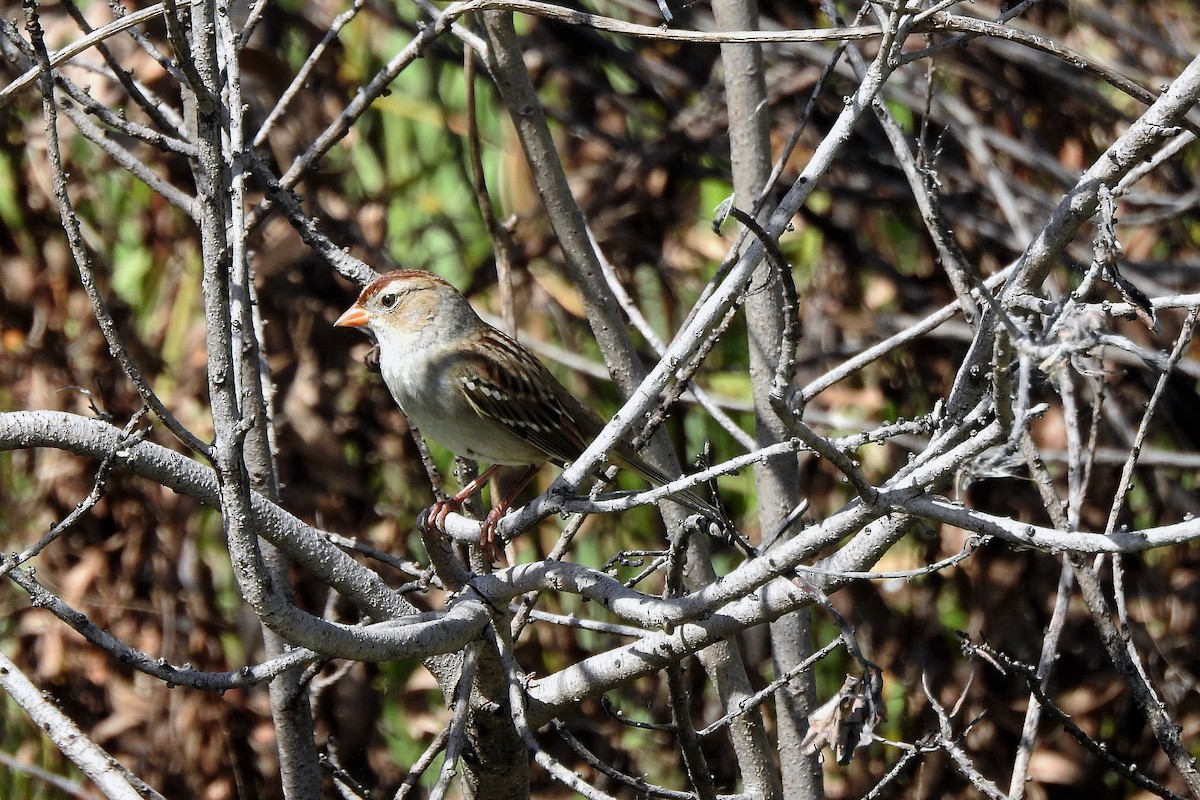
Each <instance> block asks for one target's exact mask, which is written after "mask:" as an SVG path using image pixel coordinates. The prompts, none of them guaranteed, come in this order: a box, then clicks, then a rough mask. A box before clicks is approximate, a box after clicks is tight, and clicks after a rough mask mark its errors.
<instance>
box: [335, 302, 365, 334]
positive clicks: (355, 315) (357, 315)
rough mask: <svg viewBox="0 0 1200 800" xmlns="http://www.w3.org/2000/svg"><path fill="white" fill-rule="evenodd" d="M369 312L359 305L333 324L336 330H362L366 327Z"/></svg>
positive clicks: (355, 305)
mask: <svg viewBox="0 0 1200 800" xmlns="http://www.w3.org/2000/svg"><path fill="white" fill-rule="evenodd" d="M367 322H368V320H367V312H366V311H364V310H363V307H362V306H360V305H359V304H358V303H355V304H354V305H352V306H350V307H349V308H347V309H346V313H344V314H342V315H341V316H340V317H338V318H337V322H335V323H333V325H334V327H335V328H361V327H362V326H364V325H366V324H367Z"/></svg>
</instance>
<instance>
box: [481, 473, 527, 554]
mask: <svg viewBox="0 0 1200 800" xmlns="http://www.w3.org/2000/svg"><path fill="white" fill-rule="evenodd" d="M539 470H541V466H540V465H538V464H534V465H532V466H530V467H529V469H527V470H525V474H524V475H522V476H521V477H520V479H518V480H517V482H516V484H515V485H514V486H513V488H512V489H511V490H510V491H509V493H508V494H506V495H504V498H503V499H502V500H501V501H500V502H499V503H497V504H496V505H495V506H494V507H493V508H492V510H491V511H489V512H488V515H487V517H485V518H484V520H483V525H482V527H480V529H479V544H480V545H481V546H482V547H483V552H485V553H487V554H488V557H489V558H491V559H493V560H495V557H496V556H497V555H498V553H497V550H496V526H497V525H499V524H500V520H501V519H502V518H503V517H504V513H505V512H506V511H508V509H509V506H511V505H512V504H513V501H514V500H516V499H517V495H519V494H520V493H521V491H522V490H523V489H524V488H525V487H526V486H528V485H529V483H530V481H532V480H533V477H534V476H535V475H537V474H538V471H539ZM485 474H486V473H485ZM479 477H480V478H482V477H483V476H482V475H480V476H479Z"/></svg>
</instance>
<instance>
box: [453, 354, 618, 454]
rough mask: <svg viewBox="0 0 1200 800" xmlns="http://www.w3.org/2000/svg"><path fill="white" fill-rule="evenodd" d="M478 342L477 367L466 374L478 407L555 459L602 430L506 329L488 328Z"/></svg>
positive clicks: (470, 394) (574, 450) (579, 447)
mask: <svg viewBox="0 0 1200 800" xmlns="http://www.w3.org/2000/svg"><path fill="white" fill-rule="evenodd" d="M478 343H479V352H478V354H477V355H476V359H477V361H476V368H475V369H472V370H467V371H466V372H467V374H465V375H463V376H462V377H461V378H460V380H461V381H462V387H463V393H464V394H465V395H466V397H467V401H468V402H469V403H470V404H471V407H472V408H474V409H475V412H476V413H477V414H479V416H481V417H485V418H488V419H493V420H496V421H497V422H500V423H501V424H503V425H504V426H505V427H506V428H507V429H508V430H510V431H511V432H512V433H513V434H515V435H516V436H518V437H519V438H521V439H524V440H525V441H527V442H529V443H530V444H532V445H534V446H535V447H538V448H540V449H542V450H544V451H545V452H546V454H547V455H548V456H550V458H551V459H552V460H554V461H557V462H559V463H562V462H567V461H574V460H575V459H576V458H578V457H579V454H580V453H582V452H583V451H584V449H585V448H586V447H587V445H588V440H587V439H585V438H584V437H585V436H588V437H589V438H590V436H591V435H594V434H595V433H596V432H598V431H599V430H600V428H599V421H598V420H593V419H592V418H591V417H592V415H591V412H589V411H587V410H586V409H584V408H582V407H581V406H579V404H578V403H571V402H570V399H569V395H566V390H565V389H561V388H560V385H559V384H558V380H557V379H556V378H555V377H554V376H553V375H551V374H550V371H549V370H547V369H546V368H545V367H544V366H543V365H542V363H541V362H540V361H538V360H537V359H536V358H535V357H533V356H532V355H531V354H530V353H529V352H528V351H527V350H526V349H525V348H524V347H522V346H521V345H520V344H518V343H517V342H515V341H513V340H512V339H510V338H509V337H507V336H505V335H504V334H503V333H501V332H500V331H497V330H489V331H487V332H486V333H485V334H484V335H483V336H482V337H480V339H479V342H478ZM500 364H503V365H505V367H506V368H505V369H501V368H500V367H499V365H500ZM556 390H558V391H556Z"/></svg>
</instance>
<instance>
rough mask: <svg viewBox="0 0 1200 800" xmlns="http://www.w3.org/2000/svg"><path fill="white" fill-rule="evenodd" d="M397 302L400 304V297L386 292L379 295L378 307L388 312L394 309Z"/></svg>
mask: <svg viewBox="0 0 1200 800" xmlns="http://www.w3.org/2000/svg"><path fill="white" fill-rule="evenodd" d="M398 302H400V295H398V294H396V293H395V292H388V293H387V294H381V295H380V296H379V305H381V306H383V307H384V309H385V310H388V311H390V310H391V309H393V308H395V307H396V303H398Z"/></svg>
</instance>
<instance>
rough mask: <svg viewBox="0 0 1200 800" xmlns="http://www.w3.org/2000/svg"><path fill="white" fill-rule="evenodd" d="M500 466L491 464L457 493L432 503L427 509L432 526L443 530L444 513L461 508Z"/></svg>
mask: <svg viewBox="0 0 1200 800" xmlns="http://www.w3.org/2000/svg"><path fill="white" fill-rule="evenodd" d="M502 466H503V465H502V464H492V465H491V466H490V467H488V468H487V469H485V470H484V471H483V472H481V473H480V474H479V475H478V476H476V478H475V480H473V481H471V482H470V483H468V484H467V485H466V486H464V487H462V488H461V489H459V490H458V494H456V495H454V497H448V498H446V499H445V500H439V501H437V502H436V503H434V504H433V506H432V507H431V508H430V509H429V518H430V519H431V520H432V521H433V525H434V527H435V528H436V529H437V530H439V531H440V530H443V529H444V526H445V523H446V515H448V514H449V513H450V512H452V511H458V510H459V509H460V508H462V504H463V503H465V502H467V498H468V497H470V496H471V495H473V494H475V493H476V492H478V491H479V490H480V489H482V488H483V487H484V486H485V485H487V482H488V481H489V480H490V479H491V477H492V476H493V475H495V474H496V472H498V471H499V469H500V468H501V467H502Z"/></svg>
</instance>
